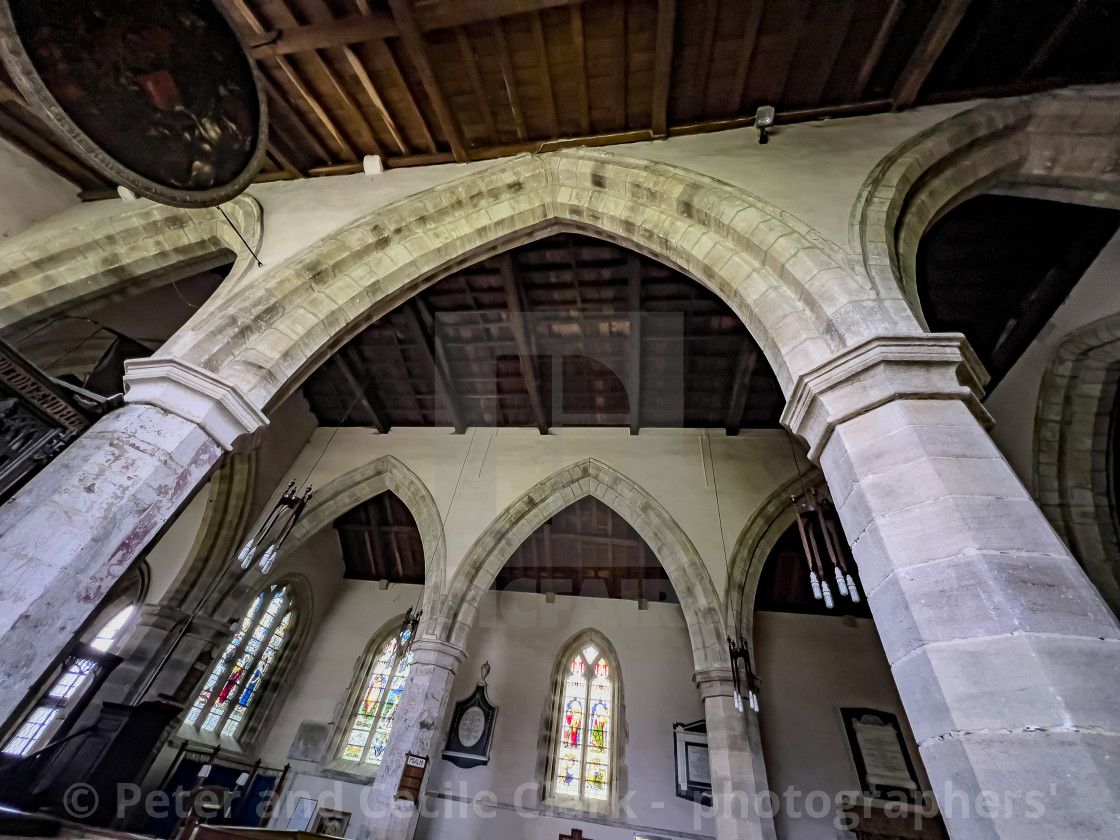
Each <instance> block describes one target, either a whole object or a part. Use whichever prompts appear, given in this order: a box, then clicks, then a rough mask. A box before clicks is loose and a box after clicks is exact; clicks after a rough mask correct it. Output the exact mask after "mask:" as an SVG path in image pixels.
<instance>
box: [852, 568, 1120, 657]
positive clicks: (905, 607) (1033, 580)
mask: <svg viewBox="0 0 1120 840" xmlns="http://www.w3.org/2000/svg"><path fill="white" fill-rule="evenodd" d="M861 577H862V575H861ZM1084 584H1085V581H1084V575H1083V574H1082V572H1081V570H1080V569H1077V568H1076V567H1073V568H1071V566H1070V564H1069V562H1068V561H1066V560H1065V559H1064V558H1058V557H1051V556H1046V555H1028V554H999V553H996V552H977V553H969V554H963V555H958V556H955V557H950V558H947V559H945V560H940V561H937V562H933V563H926V564H924V565H920V566H911V567H909V568H906V569H900V570H898V571H894V572H892V573H891V574H889V575H887V577H886V578H885V579H884V580H883V582H882V583H880V584H879V585H878V586H877V587H876V588H875V589H874V590H872V591H871V592H869V593H868V601H869V603H870V604H871V607H872V609H873V610H874V613H875V615H876V617H877V620H878V621H882V622H884V623H886V624H888V625H889V626H890V627H891V628H892V630H893V632H891V633H890V634H889V635H884V637H883V648H884V651H885V652H886V654H887V660H888V661H889V662H892V663H894V662H897V661H899V660H900V659H902V658H904V657H906V656H908V655H910V654H911V653H913V652H914V651H915V650H917V649H919V648H920V647H922V646H923V645H927V644H936V643H939V642H948V641H953V640H955V639H959V638H961V637H962V634H963V633H964V632H967V633H968V634H970V635H975V636H996V635H1000V634H1012V633H1046V634H1057V635H1065V636H1085V637H1089V638H1108V639H1117V638H1120V628H1118V627H1117V624H1116V619H1115V617H1114V616H1113V614H1112V612H1111V611H1110V610H1109V609H1108V607H1107V606H1106V605H1105V603H1104V602H1103V601H1101V600H1099V599H1098V600H1097V601H1095V602H1094V601H1090V600H1088V599H1086V598H1085V597H1084ZM865 586H866V583H865Z"/></svg>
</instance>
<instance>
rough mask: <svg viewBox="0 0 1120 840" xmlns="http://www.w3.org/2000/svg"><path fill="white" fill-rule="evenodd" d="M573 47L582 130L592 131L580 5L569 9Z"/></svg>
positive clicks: (585, 132)
mask: <svg viewBox="0 0 1120 840" xmlns="http://www.w3.org/2000/svg"><path fill="white" fill-rule="evenodd" d="M569 18H570V24H571V28H572V47H573V48H574V50H575V56H576V95H577V96H578V97H579V120H580V130H581V131H582V132H583V133H584V134H590V133H591V97H590V94H589V93H588V91H587V45H586V43H585V42H584V37H583V11H582V10H581V9H580V7H579V6H572V7H571V9H570V10H569Z"/></svg>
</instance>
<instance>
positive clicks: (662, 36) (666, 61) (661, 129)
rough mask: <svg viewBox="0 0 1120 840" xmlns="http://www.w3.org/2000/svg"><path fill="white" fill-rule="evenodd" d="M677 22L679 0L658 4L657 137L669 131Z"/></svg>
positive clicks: (655, 65) (654, 121)
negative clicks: (670, 88) (674, 40)
mask: <svg viewBox="0 0 1120 840" xmlns="http://www.w3.org/2000/svg"><path fill="white" fill-rule="evenodd" d="M676 23H677V0H659V2H658V4H657V40H656V46H655V48H654V58H653V103H652V106H651V107H652V113H653V116H652V123H651V124H652V126H653V133H654V136H656V137H664V136H666V135H668V133H669V117H668V112H669V85H670V83H671V82H672V75H673V37H674V33H675V30H676Z"/></svg>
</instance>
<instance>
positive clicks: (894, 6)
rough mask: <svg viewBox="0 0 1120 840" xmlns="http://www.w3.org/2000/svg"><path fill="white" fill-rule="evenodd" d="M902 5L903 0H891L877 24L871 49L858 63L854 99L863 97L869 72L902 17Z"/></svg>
mask: <svg viewBox="0 0 1120 840" xmlns="http://www.w3.org/2000/svg"><path fill="white" fill-rule="evenodd" d="M904 5H905V0H891V5H890V7H889V8H888V9H887V14H886V16H885V17H884V18H883V22H882V23H881V24H879V31H878V32H877V33H876V34H875V40H874V41H872V43H871V49H869V50H868V51H867V55H866V56H864V59H863V64H861V65H860V68H859V75H858V76H856V83H855V86H854V87H853V88H852V99H853V100H854V101H856V102H858V101H859V100H861V99H863V92H864V91H865V90H866V89H867V83H868V82H869V81H871V74H872V73H874V72H875V67H876V66H877V65H878V64H879V59H880V57H882V55H883V50H884V49H886V46H887V43H888V42H889V41H890V39H891V34H892V33H893V32H894V27H895V25H896V24H897V23H898V19H899V18H900V17H902V10H903V7H904Z"/></svg>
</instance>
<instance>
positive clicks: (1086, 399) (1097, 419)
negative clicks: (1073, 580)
mask: <svg viewBox="0 0 1120 840" xmlns="http://www.w3.org/2000/svg"><path fill="white" fill-rule="evenodd" d="M1118 391H1120V315H1110V316H1108V317H1107V318H1102V319H1100V320H1099V321H1094V322H1092V323H1091V324H1088V325H1086V326H1084V327H1082V328H1080V329H1078V330H1074V331H1073V332H1072V333H1070V334H1069V336H1068V337H1067V338H1066V339H1065V340H1064V341H1063V342H1062V343H1061V344H1060V345H1058V349H1057V350H1056V351H1055V352H1054V356H1053V358H1052V359H1051V360H1050V363H1049V365H1047V367H1046V371H1045V373H1044V374H1043V377H1042V385H1041V387H1040V389H1039V398H1038V410H1037V413H1036V414H1035V436H1034V485H1035V497H1036V498H1037V499H1038V502H1039V507H1041V508H1042V512H1043V513H1045V514H1046V518H1047V519H1049V520H1050V524H1051V525H1053V526H1054V530H1055V531H1057V532H1058V535H1059V536H1061V537H1062V539H1063V540H1065V542H1066V545H1068V546H1069V547H1070V551H1071V552H1072V553H1073V555H1074V557H1076V558H1077V560H1078V562H1079V563H1080V564H1081V567H1082V568H1083V569H1084V570H1085V572H1086V574H1087V575H1088V576H1089V579H1090V580H1091V581H1092V582H1093V584H1094V585H1095V586H1096V587H1097V590H1098V591H1099V592H1100V594H1101V596H1102V597H1103V598H1104V599H1105V601H1107V602H1108V605H1109V606H1110V607H1111V608H1112V610H1113V612H1115V613H1117V614H1118V615H1120V523H1118V519H1117V513H1116V503H1115V500H1116V494H1117V492H1118V490H1117V488H1115V487H1113V486H1111V485H1112V476H1111V473H1112V459H1113V458H1114V457H1116V456H1115V453H1113V452H1111V448H1112V447H1111V445H1110V438H1111V437H1112V435H1113V424H1114V423H1116V417H1115V414H1116V412H1115V408H1116V399H1117V393H1118Z"/></svg>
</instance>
